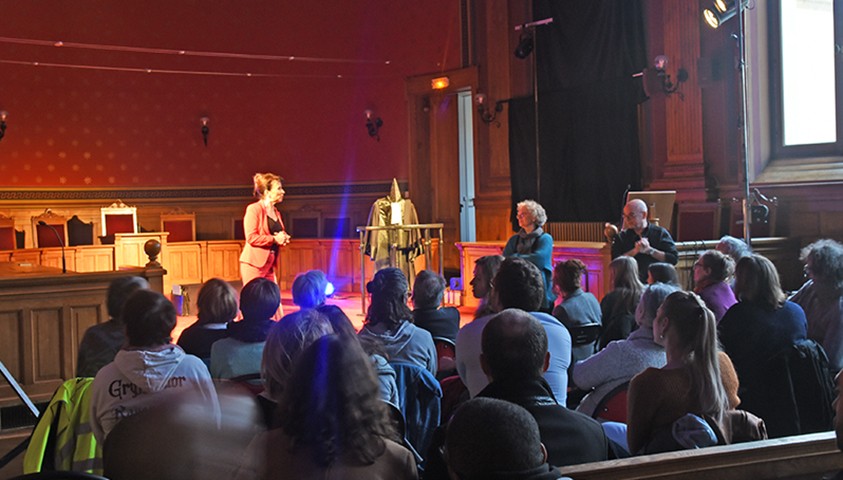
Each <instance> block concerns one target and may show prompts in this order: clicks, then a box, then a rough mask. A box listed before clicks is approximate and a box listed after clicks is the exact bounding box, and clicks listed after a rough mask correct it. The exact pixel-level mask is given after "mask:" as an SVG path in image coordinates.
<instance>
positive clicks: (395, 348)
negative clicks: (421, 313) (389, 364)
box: [359, 268, 436, 375]
mask: <svg viewBox="0 0 843 480" xmlns="http://www.w3.org/2000/svg"><path fill="white" fill-rule="evenodd" d="M366 290H368V292H369V293H371V294H372V303H371V305H369V311H368V313H367V314H366V322H365V325H364V326H363V328H362V329H361V330H360V333H359V335H360V337H362V338H367V339H375V340H378V341H380V343H381V344H382V345H383V349H384V352H385V353H386V354H387V356H388V360H389V361H394V360H399V361H403V362H407V363H412V364H415V365H418V366H420V367H422V368H425V369H427V370H428V371H429V372H430V373H431V374H433V375H436V347H435V346H434V344H433V337H432V336H431V335H430V332H428V331H427V330H424V329H421V328H418V327H416V326H415V325H413V323H412V322H413V312H412V311H411V310H410V307H408V306H407V299H408V298H409V295H410V286H409V284H408V283H407V277H405V276H404V273H403V272H402V271H401V270H399V269H397V268H384V269H383V270H379V271H378V272H377V273H376V274H375V276H374V278H373V279H372V281H371V282H369V283H368V284H366Z"/></svg>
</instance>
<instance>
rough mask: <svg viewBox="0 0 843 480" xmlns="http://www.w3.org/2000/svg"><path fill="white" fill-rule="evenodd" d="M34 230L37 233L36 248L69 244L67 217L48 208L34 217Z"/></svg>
mask: <svg viewBox="0 0 843 480" xmlns="http://www.w3.org/2000/svg"><path fill="white" fill-rule="evenodd" d="M42 222H43V223H44V224H43V225H42ZM54 229H55V230H54ZM32 232H33V233H34V234H35V238H34V240H35V248H50V247H61V246H62V245H67V218H66V217H64V216H61V215H56V214H55V213H53V211H52V210H50V209H49V208H48V209H46V210H44V213H42V214H41V215H38V216H35V217H32ZM57 234H58V235H57Z"/></svg>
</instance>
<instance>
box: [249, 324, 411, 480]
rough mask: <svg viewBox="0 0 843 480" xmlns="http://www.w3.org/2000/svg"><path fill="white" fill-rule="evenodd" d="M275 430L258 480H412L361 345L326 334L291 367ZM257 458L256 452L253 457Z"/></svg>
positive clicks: (267, 438)
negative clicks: (261, 479)
mask: <svg viewBox="0 0 843 480" xmlns="http://www.w3.org/2000/svg"><path fill="white" fill-rule="evenodd" d="M279 421H280V425H281V427H280V428H277V429H274V430H270V431H268V432H266V433H265V434H262V435H261V436H260V437H259V438H258V439H257V440H256V441H255V442H253V445H252V446H253V447H256V448H259V449H261V448H262V449H263V450H262V452H263V454H264V463H263V466H262V468H261V467H259V468H258V471H259V472H261V474H260V475H259V477H260V478H273V479H287V478H289V479H309V478H320V479H323V478H324V479H334V478H336V479H351V480H354V479H375V480H377V479H384V480H386V479H390V480H391V479H399V480H400V479H415V478H417V471H416V465H415V460H414V458H413V456H412V454H411V453H410V452H409V451H408V450H407V449H406V448H404V447H403V446H401V445H400V444H399V443H397V442H398V441H399V439H398V438H397V434H396V432H395V431H394V428H393V427H392V423H391V422H390V420H389V417H388V413H387V409H386V404H385V403H384V402H382V401H381V400H380V396H379V393H378V384H377V380H376V378H375V371H374V369H373V368H372V365H371V361H370V359H369V357H368V356H367V355H366V353H365V352H363V349H362V348H361V347H360V344H359V342H357V341H353V339H351V338H348V337H345V336H339V335H328V336H325V337H322V338H320V339H318V340H316V341H315V342H314V343H313V344H312V345H310V346H309V347H308V348H307V349H306V350H305V351H304V352H303V353H302V355H301V357H300V358H299V360H298V361H297V362H296V364H295V367H294V370H293V376H292V377H291V378H290V381H289V388H286V389H285V390H284V395H283V397H282V400H281V403H280V404H279ZM253 453H257V452H253Z"/></svg>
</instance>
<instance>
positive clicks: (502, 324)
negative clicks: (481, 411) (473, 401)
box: [477, 309, 609, 467]
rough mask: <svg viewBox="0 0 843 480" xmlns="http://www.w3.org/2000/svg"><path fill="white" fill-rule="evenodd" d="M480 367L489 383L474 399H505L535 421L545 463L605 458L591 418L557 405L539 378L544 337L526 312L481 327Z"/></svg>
mask: <svg viewBox="0 0 843 480" xmlns="http://www.w3.org/2000/svg"><path fill="white" fill-rule="evenodd" d="M482 345H483V353H482V354H481V355H480V363H481V365H482V366H483V371H484V372H485V373H486V376H487V377H488V378H489V379H490V380H491V383H489V385H488V386H486V388H484V389H483V390H481V391H480V393H479V394H477V396H478V397H491V398H497V399H500V400H506V401H508V402H512V403H514V404H516V405H520V406H522V407H524V408H526V409H527V411H528V412H530V414H531V415H532V416H533V418H535V419H536V422H537V423H538V425H539V431H540V432H541V440H542V443H543V444H544V446H545V447H546V448H547V456H548V461H549V462H550V464H551V465H555V466H558V467H562V466H566V465H576V464H579V463H588V462H598V461H601V460H606V459H607V458H608V454H609V442H608V440H606V435H605V434H604V433H603V428H602V427H601V426H600V424H599V423H597V422H596V421H595V420H592V419H591V418H590V417H587V416H585V415H583V414H581V413H578V412H574V411H571V410H568V409H567V408H565V406H564V405H559V404H558V403H556V400H555V399H554V397H553V393H552V392H551V391H550V386H548V384H547V382H546V381H545V380H544V379H543V378H542V374H543V373H544V371H545V370H546V369H547V367H548V365H549V363H550V354H549V353H548V352H547V334H545V331H544V327H542V325H541V323H539V321H538V320H536V319H535V318H533V316H531V315H530V314H529V313H527V312H524V311H522V310H517V309H507V310H504V311H502V312H501V313H498V314H497V315H495V316H494V317H492V319H491V320H489V323H488V324H486V328H484V329H483V339H482Z"/></svg>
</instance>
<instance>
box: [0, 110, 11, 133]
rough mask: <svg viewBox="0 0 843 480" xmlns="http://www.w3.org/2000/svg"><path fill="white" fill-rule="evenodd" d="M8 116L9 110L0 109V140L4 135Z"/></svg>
mask: <svg viewBox="0 0 843 480" xmlns="http://www.w3.org/2000/svg"><path fill="white" fill-rule="evenodd" d="M8 116H9V112H7V111H5V110H0V140H3V137H5V136H6V117H8Z"/></svg>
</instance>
